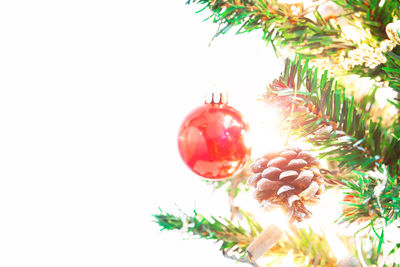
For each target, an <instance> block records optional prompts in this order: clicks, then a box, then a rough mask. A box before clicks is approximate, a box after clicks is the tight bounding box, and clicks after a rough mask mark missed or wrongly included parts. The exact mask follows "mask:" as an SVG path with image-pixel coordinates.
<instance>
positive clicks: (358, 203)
mask: <svg viewBox="0 0 400 267" xmlns="http://www.w3.org/2000/svg"><path fill="white" fill-rule="evenodd" d="M380 173H382V174H383V175H384V176H386V177H387V181H382V180H379V179H377V178H376V177H373V176H371V175H369V174H367V173H361V172H356V174H357V176H356V179H354V180H353V181H345V183H346V186H345V189H344V190H345V191H346V194H347V196H348V197H347V201H345V202H344V204H345V205H346V206H347V208H346V209H345V211H344V212H343V216H342V218H341V221H342V222H350V223H351V222H355V221H357V220H359V219H360V218H367V219H368V220H370V225H371V226H373V225H374V222H375V220H377V219H383V220H384V221H385V222H386V223H392V222H393V221H395V220H397V219H399V218H400V185H399V182H398V179H397V175H390V174H386V173H385V172H384V171H383V169H382V168H380ZM379 186H382V191H381V192H378V191H377V190H378V189H379ZM376 188H377V189H376ZM378 193H379V194H378Z"/></svg>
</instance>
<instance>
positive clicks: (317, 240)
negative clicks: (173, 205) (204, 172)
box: [153, 210, 336, 266]
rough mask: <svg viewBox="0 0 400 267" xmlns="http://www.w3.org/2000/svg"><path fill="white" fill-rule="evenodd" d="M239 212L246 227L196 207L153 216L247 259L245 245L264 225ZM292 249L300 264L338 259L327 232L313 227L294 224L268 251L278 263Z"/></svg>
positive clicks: (164, 225)
mask: <svg viewBox="0 0 400 267" xmlns="http://www.w3.org/2000/svg"><path fill="white" fill-rule="evenodd" d="M240 214H241V217H242V220H241V222H243V224H244V225H245V226H246V229H245V228H244V227H242V226H240V224H238V225H234V224H233V223H232V222H231V221H229V220H228V219H226V218H216V217H211V218H210V219H207V218H206V217H205V216H204V215H201V214H199V213H197V212H196V211H194V214H193V216H189V215H187V214H181V215H173V214H171V213H166V212H162V211H161V210H160V213H159V214H155V215H153V216H154V217H155V219H156V220H155V222H156V223H158V224H159V225H160V226H161V230H181V229H185V230H186V232H187V234H189V235H190V236H193V237H197V238H203V239H211V240H216V241H221V242H222V244H221V247H220V250H221V251H222V253H223V254H224V255H225V256H227V255H228V253H232V252H235V253H238V254H239V255H240V256H241V257H240V258H234V257H231V256H227V257H228V258H233V259H235V260H240V261H245V260H244V259H245V257H246V248H247V247H248V246H249V244H250V243H251V242H252V241H253V239H254V238H255V237H256V236H257V235H258V234H260V232H261V231H262V227H261V226H260V224H259V223H258V222H256V221H255V220H254V219H252V218H251V216H250V215H249V214H247V213H246V212H244V211H242V210H241V211H240ZM183 226H186V227H183ZM290 250H291V251H292V252H293V256H294V260H295V262H297V263H300V264H302V263H304V262H305V260H306V258H307V259H308V261H309V262H310V263H313V266H327V265H325V264H331V265H334V264H335V263H336V259H335V258H334V257H333V256H332V253H331V252H330V249H329V245H328V243H327V241H326V239H325V238H324V236H322V235H320V234H317V233H316V232H314V231H313V230H312V229H311V228H307V229H297V228H296V227H293V226H292V227H291V229H288V230H287V231H286V232H285V234H284V236H283V237H282V238H281V239H280V240H279V242H278V243H277V244H276V245H275V246H274V247H273V248H272V249H271V250H270V251H269V252H268V257H270V258H274V262H272V263H271V264H272V265H271V266H275V265H274V263H276V262H278V261H279V260H282V259H283V258H284V257H285V256H286V255H287V253H288V251H290Z"/></svg>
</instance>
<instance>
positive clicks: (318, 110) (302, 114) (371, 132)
mask: <svg viewBox="0 0 400 267" xmlns="http://www.w3.org/2000/svg"><path fill="white" fill-rule="evenodd" d="M295 90H297V97H294V91H295ZM264 100H265V101H266V102H267V103H269V104H271V105H274V106H276V107H277V108H278V109H279V110H280V113H281V114H283V118H282V122H284V121H286V118H287V117H289V116H293V119H292V120H291V121H292V123H290V125H285V127H284V128H286V129H287V130H289V131H290V132H291V134H293V135H296V136H298V137H307V140H308V141H309V142H311V143H312V144H314V145H316V146H317V147H318V148H319V149H320V150H321V151H322V153H321V156H322V157H324V156H327V157H328V158H329V159H331V160H334V161H338V162H340V163H339V167H347V168H350V169H355V168H359V167H361V169H373V168H374V166H378V164H379V163H380V162H384V163H385V164H386V165H388V166H389V167H393V168H392V171H393V172H395V171H397V168H398V166H397V162H396V161H397V159H398V158H399V157H400V150H399V149H398V148H399V145H400V144H399V140H398V139H396V138H395V137H394V135H393V134H394V133H397V131H396V129H394V128H393V127H391V128H388V129H387V128H385V127H383V126H382V125H381V123H380V121H378V122H375V121H373V120H371V119H370V114H369V112H368V110H367V107H368V106H370V105H371V104H372V101H373V98H370V101H371V102H370V103H367V102H365V103H363V104H362V105H361V104H360V103H356V101H355V100H354V97H353V96H350V95H348V94H346V91H345V89H344V88H339V87H338V86H337V84H336V83H335V81H334V79H329V78H328V75H327V72H326V71H325V72H324V73H323V74H322V75H320V76H319V75H318V70H317V69H314V68H310V67H308V63H307V62H306V63H304V64H303V63H302V61H301V58H300V57H297V58H296V59H295V60H294V61H290V60H287V61H286V66H285V71H284V72H283V74H282V75H281V77H280V78H279V79H277V80H275V81H274V82H273V83H272V84H271V85H270V86H269V87H268V93H267V94H266V95H265V96H264ZM292 103H295V107H296V108H295V111H294V112H293V114H292V113H291V112H290V111H291V106H292Z"/></svg>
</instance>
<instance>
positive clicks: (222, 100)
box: [204, 92, 228, 105]
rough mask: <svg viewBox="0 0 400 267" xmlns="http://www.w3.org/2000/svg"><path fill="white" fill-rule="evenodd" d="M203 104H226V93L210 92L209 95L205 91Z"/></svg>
mask: <svg viewBox="0 0 400 267" xmlns="http://www.w3.org/2000/svg"><path fill="white" fill-rule="evenodd" d="M204 104H212V105H213V104H217V105H227V104H228V93H222V92H212V93H211V96H210V93H207V94H206V96H205V100H204Z"/></svg>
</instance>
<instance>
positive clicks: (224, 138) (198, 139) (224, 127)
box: [178, 104, 251, 179]
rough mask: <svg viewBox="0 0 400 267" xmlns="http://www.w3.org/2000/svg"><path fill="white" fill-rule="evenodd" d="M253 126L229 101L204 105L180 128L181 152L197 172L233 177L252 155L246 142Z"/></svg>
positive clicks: (213, 175)
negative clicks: (246, 121) (248, 123)
mask: <svg viewBox="0 0 400 267" xmlns="http://www.w3.org/2000/svg"><path fill="white" fill-rule="evenodd" d="M248 130H249V126H248V125H247V124H246V123H245V122H244V121H243V118H242V115H241V114H240V113H239V112H238V111H237V110H236V109H234V108H232V107H230V106H227V105H225V104H204V105H202V106H200V107H198V108H196V109H195V110H193V111H192V112H191V113H189V115H188V116H187V117H186V118H185V120H184V121H183V123H182V126H181V128H180V130H179V136H178V146H179V152H180V154H181V156H182V159H183V160H184V161H185V163H186V165H187V166H189V168H190V169H191V170H192V171H193V172H195V173H196V174H198V175H200V176H203V177H205V178H209V179H223V178H229V177H232V176H233V175H235V174H236V173H238V172H239V171H241V170H242V168H243V167H244V166H245V164H246V162H247V161H248V159H249V157H250V152H251V150H250V148H249V147H248V145H247V144H246V135H247V132H248Z"/></svg>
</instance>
